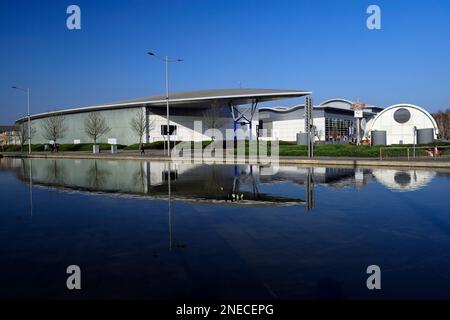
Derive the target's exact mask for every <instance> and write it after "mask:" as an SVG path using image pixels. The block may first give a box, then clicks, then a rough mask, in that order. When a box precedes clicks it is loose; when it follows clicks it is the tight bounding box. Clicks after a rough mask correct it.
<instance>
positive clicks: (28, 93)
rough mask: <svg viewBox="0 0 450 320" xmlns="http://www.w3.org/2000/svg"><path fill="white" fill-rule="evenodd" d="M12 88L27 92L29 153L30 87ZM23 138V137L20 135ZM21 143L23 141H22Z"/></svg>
mask: <svg viewBox="0 0 450 320" xmlns="http://www.w3.org/2000/svg"><path fill="white" fill-rule="evenodd" d="M12 88H13V89H16V90H20V91H23V92H26V93H27V107H28V114H27V117H28V153H29V154H30V153H31V118H30V88H20V87H16V86H14V87H12ZM22 139H23V137H22ZM22 143H23V142H22Z"/></svg>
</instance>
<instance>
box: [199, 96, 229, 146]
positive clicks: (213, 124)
mask: <svg viewBox="0 0 450 320" xmlns="http://www.w3.org/2000/svg"><path fill="white" fill-rule="evenodd" d="M203 122H204V124H205V126H206V127H207V128H208V129H220V128H222V127H223V125H224V124H225V119H224V118H222V117H221V108H219V107H218V105H217V102H213V103H212V105H211V107H210V108H209V109H206V110H205V111H204V112H203ZM212 139H214V137H212Z"/></svg>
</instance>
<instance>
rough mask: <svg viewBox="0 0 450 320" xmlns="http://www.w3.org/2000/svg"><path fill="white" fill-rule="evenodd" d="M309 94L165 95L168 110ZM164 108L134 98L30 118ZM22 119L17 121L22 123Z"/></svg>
mask: <svg viewBox="0 0 450 320" xmlns="http://www.w3.org/2000/svg"><path fill="white" fill-rule="evenodd" d="M309 94H311V92H309V91H304V90H278V89H216V90H201V91H191V92H181V93H173V94H170V96H169V101H170V107H171V108H174V107H175V108H176V107H193V108H208V107H209V106H211V103H213V102H217V103H219V104H221V105H229V104H230V103H231V104H233V105H244V104H250V103H252V102H254V101H258V102H267V101H273V100H281V99H290V98H298V97H302V96H306V95H309ZM165 105H166V97H165V96H164V95H158V96H150V97H142V98H138V99H132V100H125V101H118V102H112V103H106V104H100V105H93V106H88V107H83V108H73V109H64V110H58V111H52V112H45V113H40V114H36V115H32V116H31V119H39V118H44V117H47V116H51V115H54V114H73V113H81V112H90V111H101V110H112V109H122V108H133V107H141V106H148V107H164V106H165ZM25 119H26V117H23V118H20V119H18V120H17V121H18V122H20V121H23V120H25Z"/></svg>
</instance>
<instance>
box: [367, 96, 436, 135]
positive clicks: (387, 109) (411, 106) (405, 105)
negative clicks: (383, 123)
mask: <svg viewBox="0 0 450 320" xmlns="http://www.w3.org/2000/svg"><path fill="white" fill-rule="evenodd" d="M402 107H406V108H412V109H416V110H419V111H420V112H422V113H423V114H425V116H426V117H427V118H428V119H430V121H431V123H432V124H433V126H434V130H435V132H436V134H439V127H438V125H437V123H436V120H434V118H433V116H432V115H431V114H430V113H429V112H428V111H427V110H425V109H423V108H421V107H419V106H416V105H414V104H409V103H399V104H394V105H392V106H390V107H388V108H386V109H384V110H383V111H381V112H380V113H378V114H377V115H376V117H375V118H374V119H373V121H372V122H371V123H370V125H371V126H370V130H368V131H372V128H373V126H374V125H375V123H376V122H377V121H378V119H380V117H382V116H383V114H385V113H386V112H387V111H389V110H392V109H395V108H402Z"/></svg>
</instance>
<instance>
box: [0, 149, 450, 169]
mask: <svg viewBox="0 0 450 320" xmlns="http://www.w3.org/2000/svg"><path fill="white" fill-rule="evenodd" d="M1 156H4V157H17V158H28V157H31V158H50V159H104V160H138V161H142V160H147V161H148V160H151V161H168V160H169V158H168V157H167V156H166V155H164V151H163V150H146V152H145V154H144V155H141V154H140V152H139V151H119V152H118V153H116V154H111V153H110V152H107V151H105V152H102V153H99V154H92V153H91V152H89V151H70V152H59V153H50V152H33V153H32V154H31V155H28V154H27V153H20V152H18V153H15V152H5V153H0V157H1ZM171 160H172V161H182V162H191V160H189V159H185V158H172V159H171ZM194 162H206V163H212V162H216V163H220V162H223V161H217V160H216V159H212V158H205V159H203V160H194ZM232 163H233V162H232ZM234 163H252V164H258V163H260V161H258V159H243V158H239V159H235V161H234ZM279 163H280V164H298V165H327V166H352V167H378V166H382V167H416V168H449V169H450V158H445V157H443V158H438V159H436V160H434V159H430V158H416V159H411V160H408V159H403V158H396V159H386V160H379V159H377V158H352V157H314V158H313V159H308V158H306V157H280V158H279Z"/></svg>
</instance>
